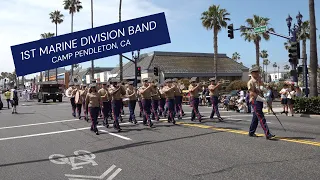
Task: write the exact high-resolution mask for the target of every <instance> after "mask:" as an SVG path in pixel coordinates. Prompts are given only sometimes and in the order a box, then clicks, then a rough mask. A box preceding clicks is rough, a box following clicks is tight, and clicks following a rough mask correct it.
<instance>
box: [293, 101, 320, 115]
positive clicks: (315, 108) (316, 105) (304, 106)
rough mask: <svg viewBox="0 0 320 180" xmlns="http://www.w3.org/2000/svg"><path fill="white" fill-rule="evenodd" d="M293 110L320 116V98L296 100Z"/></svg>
mask: <svg viewBox="0 0 320 180" xmlns="http://www.w3.org/2000/svg"><path fill="white" fill-rule="evenodd" d="M293 108H294V111H295V112H297V113H303V114H320V97H312V98H305V97H301V98H296V99H295V102H294V106H293Z"/></svg>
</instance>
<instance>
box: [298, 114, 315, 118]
mask: <svg viewBox="0 0 320 180" xmlns="http://www.w3.org/2000/svg"><path fill="white" fill-rule="evenodd" d="M296 115H298V116H299V117H305V118H312V119H320V115H316V114H296Z"/></svg>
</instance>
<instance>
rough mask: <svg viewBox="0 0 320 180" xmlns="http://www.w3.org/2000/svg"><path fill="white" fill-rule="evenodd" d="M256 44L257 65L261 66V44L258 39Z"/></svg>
mask: <svg viewBox="0 0 320 180" xmlns="http://www.w3.org/2000/svg"><path fill="white" fill-rule="evenodd" d="M254 44H255V46H256V65H257V66H258V67H260V44H259V41H258V40H255V41H254Z"/></svg>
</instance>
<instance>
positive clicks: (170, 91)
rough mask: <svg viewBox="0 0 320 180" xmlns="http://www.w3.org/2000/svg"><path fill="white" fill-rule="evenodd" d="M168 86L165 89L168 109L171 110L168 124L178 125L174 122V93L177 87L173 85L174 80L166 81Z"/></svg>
mask: <svg viewBox="0 0 320 180" xmlns="http://www.w3.org/2000/svg"><path fill="white" fill-rule="evenodd" d="M165 82H166V86H165V87H164V88H163V92H164V94H165V96H166V102H167V107H168V110H169V115H168V122H169V123H170V122H172V123H173V124H176V121H175V120H174V114H175V113H174V111H175V109H174V102H175V99H174V91H175V88H176V87H175V86H173V85H172V80H171V79H166V81H165Z"/></svg>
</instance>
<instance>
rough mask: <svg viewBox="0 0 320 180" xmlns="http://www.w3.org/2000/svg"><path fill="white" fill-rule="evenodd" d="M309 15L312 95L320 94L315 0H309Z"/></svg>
mask: <svg viewBox="0 0 320 180" xmlns="http://www.w3.org/2000/svg"><path fill="white" fill-rule="evenodd" d="M309 16H310V71H311V72H310V75H311V77H310V96H311V97H312V96H318V88H317V69H318V55H317V37H316V17H315V11H314V0H309Z"/></svg>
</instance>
